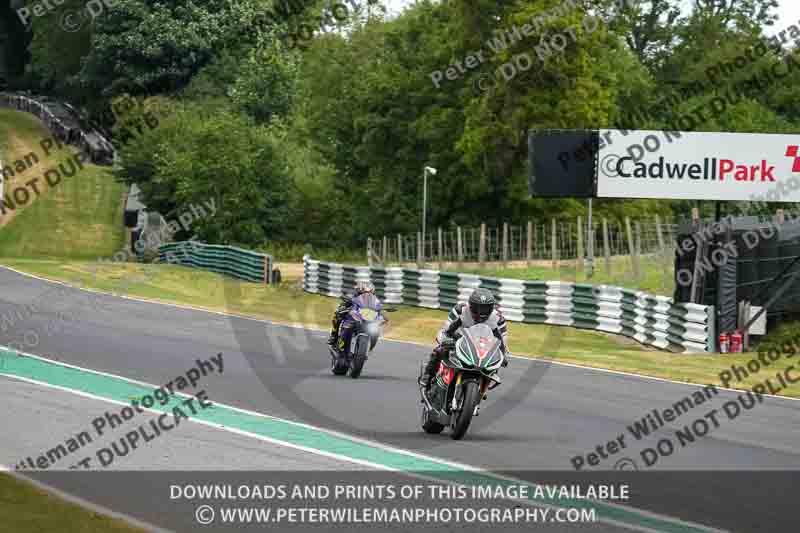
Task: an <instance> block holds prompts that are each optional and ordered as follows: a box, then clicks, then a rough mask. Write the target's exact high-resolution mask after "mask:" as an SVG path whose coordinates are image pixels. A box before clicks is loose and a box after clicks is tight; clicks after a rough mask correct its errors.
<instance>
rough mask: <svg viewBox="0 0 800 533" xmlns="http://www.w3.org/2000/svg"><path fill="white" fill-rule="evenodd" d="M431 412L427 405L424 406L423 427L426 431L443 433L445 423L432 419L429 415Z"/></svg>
mask: <svg viewBox="0 0 800 533" xmlns="http://www.w3.org/2000/svg"><path fill="white" fill-rule="evenodd" d="M429 412H430V411H428V408H427V407H423V408H422V429H424V430H425V433H431V434H438V433H441V432H442V431H443V430H444V425H442V424H439V423H438V422H434V421H433V420H431V419H430V417H429V416H428V413H429Z"/></svg>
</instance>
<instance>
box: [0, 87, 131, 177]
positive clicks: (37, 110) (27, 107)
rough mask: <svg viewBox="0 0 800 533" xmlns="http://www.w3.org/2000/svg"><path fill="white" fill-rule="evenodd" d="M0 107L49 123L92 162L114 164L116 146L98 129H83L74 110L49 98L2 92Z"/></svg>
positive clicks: (51, 127)
mask: <svg viewBox="0 0 800 533" xmlns="http://www.w3.org/2000/svg"><path fill="white" fill-rule="evenodd" d="M0 106H4V107H10V108H13V109H17V110H19V111H27V112H28V113H33V114H34V115H36V116H37V117H39V119H40V120H41V121H42V122H44V123H45V124H47V127H48V128H50V131H51V132H52V133H53V136H54V137H55V138H56V139H58V140H59V141H60V142H63V143H66V144H72V145H74V146H77V147H78V149H80V150H81V152H83V153H85V154H87V155H88V156H89V158H90V159H91V161H92V162H93V163H95V164H97V165H111V164H113V163H114V154H115V152H114V146H113V145H112V144H111V142H110V141H109V140H108V139H106V138H105V137H103V135H101V134H100V132H98V131H97V130H94V129H90V130H83V129H82V128H81V125H80V122H79V120H78V118H77V114H76V112H75V110H74V108H72V107H68V106H67V105H65V104H63V103H61V102H58V101H55V100H51V99H48V98H47V97H42V96H38V97H32V96H28V95H25V94H16V93H6V92H0ZM42 148H44V147H42Z"/></svg>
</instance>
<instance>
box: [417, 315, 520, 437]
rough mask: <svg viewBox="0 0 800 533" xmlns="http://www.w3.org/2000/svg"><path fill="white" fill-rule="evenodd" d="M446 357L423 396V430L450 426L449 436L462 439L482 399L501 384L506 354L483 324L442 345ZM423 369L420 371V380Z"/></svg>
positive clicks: (488, 328)
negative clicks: (445, 349)
mask: <svg viewBox="0 0 800 533" xmlns="http://www.w3.org/2000/svg"><path fill="white" fill-rule="evenodd" d="M443 346H444V347H445V348H447V351H448V353H447V355H445V357H443V358H442V361H441V362H440V363H439V370H438V372H437V373H436V379H435V380H432V381H431V384H430V387H429V388H428V389H427V390H426V389H425V387H423V386H420V389H419V390H420V395H421V396H422V429H424V430H425V431H426V432H427V433H441V432H442V430H443V429H444V428H445V427H446V426H450V428H451V433H450V436H451V437H452V438H453V439H455V440H460V439H461V438H463V437H464V435H465V434H466V433H467V429H468V428H469V424H470V422H472V417H473V416H478V410H479V409H480V403H481V400H485V399H486V393H487V392H488V391H490V390H492V389H494V388H495V387H497V386H498V385H500V383H501V381H500V378H499V377H498V376H497V371H498V370H499V369H500V367H501V366H503V363H504V362H505V360H506V355H505V354H504V353H503V347H502V343H501V342H500V339H498V338H497V337H495V335H494V333H493V332H492V328H490V327H489V326H487V325H486V324H484V323H481V324H475V325H474V326H472V327H470V328H466V329H464V330H463V333H462V336H461V338H459V339H458V340H457V341H455V343H453V342H452V341H451V342H450V343H449V344H447V343H445V344H443ZM424 371H425V370H424V368H423V369H421V372H420V377H421V376H422V372H424Z"/></svg>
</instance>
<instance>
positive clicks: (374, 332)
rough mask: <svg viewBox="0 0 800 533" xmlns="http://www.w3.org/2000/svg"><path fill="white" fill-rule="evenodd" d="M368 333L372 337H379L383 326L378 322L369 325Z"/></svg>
mask: <svg viewBox="0 0 800 533" xmlns="http://www.w3.org/2000/svg"><path fill="white" fill-rule="evenodd" d="M367 333H368V334H369V336H370V337H377V336H378V335H380V333H381V326H380V324H378V323H377V322H370V323H369V324H367Z"/></svg>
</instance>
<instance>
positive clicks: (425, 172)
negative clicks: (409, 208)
mask: <svg viewBox="0 0 800 533" xmlns="http://www.w3.org/2000/svg"><path fill="white" fill-rule="evenodd" d="M428 174H430V175H431V176H435V175H436V169H435V168H433V167H425V168H424V169H423V171H422V260H423V261H425V219H426V218H427V216H428Z"/></svg>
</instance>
